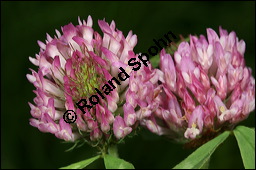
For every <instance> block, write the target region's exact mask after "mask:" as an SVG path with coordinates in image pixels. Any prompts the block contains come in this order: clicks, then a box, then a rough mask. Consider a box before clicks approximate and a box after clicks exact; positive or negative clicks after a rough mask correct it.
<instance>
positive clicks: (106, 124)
mask: <svg viewBox="0 0 256 170" xmlns="http://www.w3.org/2000/svg"><path fill="white" fill-rule="evenodd" d="M78 21H79V25H77V26H74V25H73V24H71V23H70V24H68V25H65V26H64V27H62V28H61V30H62V33H60V32H59V31H58V30H56V36H54V38H52V37H50V36H49V35H48V34H47V40H46V41H45V43H43V42H41V41H38V44H39V46H40V52H39V54H37V55H36V58H32V57H30V58H29V59H30V61H31V62H32V63H33V64H34V65H36V66H38V71H34V70H31V71H32V74H28V75H27V78H28V80H29V81H30V82H31V83H32V84H33V85H34V86H35V88H36V90H34V93H35V94H36V97H35V98H34V103H35V104H31V103H29V106H30V108H31V115H32V117H33V118H31V119H30V124H31V125H32V126H34V127H37V128H38V129H39V130H40V131H42V132H49V133H52V134H54V135H55V136H56V137H57V138H60V139H64V140H66V141H76V140H79V139H85V140H87V141H88V142H95V141H96V142H102V141H103V143H104V142H106V141H109V139H110V138H111V139H113V138H112V136H114V137H115V138H114V139H113V140H116V141H118V140H120V139H122V138H124V137H125V136H126V135H128V134H130V133H131V132H132V131H133V130H135V129H136V127H137V126H139V125H141V126H144V127H147V128H148V129H149V130H150V131H152V132H153V133H156V134H158V135H167V136H169V137H171V138H173V139H175V140H192V139H195V138H197V137H200V136H202V135H204V133H207V130H209V129H210V130H213V131H218V130H220V129H223V128H229V127H230V128H232V127H233V126H234V125H235V124H237V123H238V122H240V121H242V120H244V119H245V118H247V117H248V115H249V113H250V112H251V111H253V110H254V108H255V79H254V78H253V77H252V74H251V72H252V71H251V69H250V68H248V67H246V65H245V60H244V52H245V42H244V41H243V40H240V41H239V40H238V38H237V36H236V34H235V32H231V33H228V32H227V31H226V30H223V29H222V28H220V36H218V35H217V34H216V32H215V31H213V30H212V29H207V37H205V36H203V35H200V36H199V37H197V36H192V35H191V36H190V41H189V42H186V41H184V42H181V43H180V44H179V45H178V48H177V50H176V51H175V53H174V55H171V54H168V53H166V50H165V49H163V50H162V51H161V52H160V64H159V66H160V67H159V69H158V68H153V67H152V65H151V64H150V63H149V62H148V63H147V66H146V65H143V64H142V65H141V67H140V69H139V70H138V69H137V70H132V69H131V67H130V66H129V63H128V62H129V61H130V60H131V59H132V58H138V56H140V55H139V54H136V53H135V52H134V51H133V48H134V47H135V45H136V44H137V36H136V35H133V34H132V32H131V31H130V32H129V33H128V35H127V36H126V37H125V36H124V35H123V33H122V32H121V31H119V30H118V29H116V26H115V22H114V21H112V22H111V24H108V23H106V22H105V21H104V20H99V21H98V24H99V27H100V29H101V30H102V32H103V36H101V35H100V34H99V33H98V32H96V31H94V30H93V28H92V25H93V23H92V18H91V17H90V16H89V17H88V19H87V21H85V20H83V21H81V20H80V19H79V20H78ZM135 61H136V60H135ZM134 63H135V62H134ZM133 66H134V65H133ZM120 67H122V68H123V69H124V70H123V72H125V73H127V74H128V75H129V78H127V79H125V81H123V82H122V84H118V80H117V79H116V80H115V81H112V82H111V83H112V85H113V86H112V87H115V88H111V87H110V86H109V87H106V88H105V89H104V93H105V94H107V95H105V97H104V98H103V97H102V98H97V105H95V106H94V107H92V108H86V107H83V109H85V110H84V111H85V113H84V114H83V112H82V111H81V110H80V109H79V108H78V107H77V105H76V102H78V101H80V100H81V99H85V98H89V97H90V96H92V95H93V94H95V89H99V88H100V87H102V85H104V84H105V83H106V82H107V81H108V80H110V79H111V78H113V77H119V79H120V76H118V74H119V68H120ZM92 102H94V101H93V99H92V101H91V103H92ZM67 110H74V111H75V112H76V113H77V120H76V122H75V123H72V124H69V123H66V122H65V121H64V120H63V113H64V112H65V111H67Z"/></svg>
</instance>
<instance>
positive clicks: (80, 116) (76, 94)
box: [27, 16, 137, 142]
mask: <svg viewBox="0 0 256 170" xmlns="http://www.w3.org/2000/svg"><path fill="white" fill-rule="evenodd" d="M78 22H79V24H78V25H76V26H74V25H73V24H72V23H70V24H68V25H65V26H63V27H62V28H61V31H62V33H61V32H59V31H58V30H56V36H54V37H51V36H50V35H48V34H47V39H46V41H45V43H44V42H41V41H38V44H39V46H40V52H39V54H36V58H32V57H29V60H30V61H31V62H32V63H33V64H34V65H36V66H38V71H34V70H32V69H31V72H32V74H27V78H28V80H29V81H30V82H31V83H32V84H33V85H34V86H35V88H36V90H34V93H35V94H36V97H35V98H34V104H32V103H29V106H30V108H31V112H30V113H31V115H32V117H33V118H31V119H30V124H31V125H32V126H34V127H37V128H38V129H39V130H40V131H42V132H49V133H52V134H54V135H55V136H56V137H57V138H60V139H63V140H65V141H75V140H78V139H81V138H84V139H86V140H87V141H89V142H90V141H96V142H97V141H100V140H102V139H105V140H107V139H108V138H109V137H110V136H112V135H111V134H113V133H114V132H113V131H118V130H120V129H121V130H122V132H119V131H118V132H116V133H114V134H115V136H116V139H121V138H124V137H125V136H126V135H128V134H129V133H130V132H131V130H132V129H131V128H129V127H127V125H126V123H125V122H124V120H123V119H124V117H121V116H119V115H121V112H120V111H119V110H118V108H119V107H122V103H123V101H124V100H125V98H124V96H122V95H121V94H122V93H124V89H125V88H126V87H127V85H128V80H127V81H124V82H122V81H120V80H119V82H120V85H118V82H117V81H115V80H113V81H112V85H113V86H110V85H108V86H104V87H103V85H105V84H106V83H107V82H108V80H111V78H112V77H117V75H118V73H119V72H120V70H119V68H120V67H121V66H122V67H123V68H126V66H127V64H128V63H127V62H128V60H129V59H130V56H129V53H128V52H130V51H133V48H134V47H135V45H136V44H137V36H136V35H134V34H133V33H132V31H130V32H129V33H128V35H127V36H126V37H124V35H123V33H122V32H121V31H119V30H118V29H116V25H115V22H114V21H112V22H111V24H108V23H107V22H105V21H104V20H99V21H98V24H99V27H100V29H101V30H102V32H103V36H101V35H100V34H99V33H98V32H96V31H94V29H93V28H92V25H93V20H92V18H91V16H89V17H88V19H87V21H85V20H82V21H81V20H80V18H78ZM125 71H126V72H127V74H129V73H130V70H125ZM117 80H118V79H117ZM114 87H115V88H114ZM96 88H97V89H98V90H99V91H101V93H102V96H103V97H101V96H99V95H98V98H97V97H94V98H92V99H91V103H89V98H90V97H91V96H92V95H96V93H97V91H96V90H95V89H96ZM81 99H86V100H87V105H91V106H92V108H90V109H89V108H87V107H84V111H85V113H83V112H82V111H81V110H80V109H79V108H78V107H77V105H76V103H77V102H79V101H80V100H81ZM97 100H98V101H97ZM96 102H98V104H96V105H93V104H92V103H96ZM67 110H73V111H74V112H75V113H76V114H77V120H76V121H75V122H74V123H70V124H69V123H66V122H65V121H64V118H63V114H64V113H65V111H67ZM116 119H117V120H116ZM113 124H114V125H113Z"/></svg>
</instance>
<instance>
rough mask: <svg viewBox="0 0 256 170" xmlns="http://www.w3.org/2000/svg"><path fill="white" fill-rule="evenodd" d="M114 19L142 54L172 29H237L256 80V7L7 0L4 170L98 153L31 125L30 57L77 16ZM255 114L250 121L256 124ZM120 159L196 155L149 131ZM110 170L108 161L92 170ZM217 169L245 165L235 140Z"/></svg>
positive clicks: (140, 162) (148, 163)
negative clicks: (135, 37)
mask: <svg viewBox="0 0 256 170" xmlns="http://www.w3.org/2000/svg"><path fill="white" fill-rule="evenodd" d="M88 15H91V16H92V17H93V21H94V28H96V30H98V29H99V28H98V26H97V20H98V19H103V18H106V20H107V21H108V22H110V21H111V20H115V21H116V24H117V28H118V29H119V30H122V31H123V33H124V34H125V35H127V33H128V31H129V30H133V32H134V33H135V34H137V35H138V39H139V40H138V45H137V46H136V48H135V52H137V53H138V52H146V50H147V49H148V48H149V47H150V46H152V45H153V41H152V40H153V39H158V38H161V37H162V36H163V35H164V34H165V33H167V32H168V31H172V32H173V33H174V34H175V35H177V34H183V35H184V36H186V35H188V34H190V33H192V34H197V35H198V34H206V28H208V27H211V28H213V29H214V30H218V26H219V25H221V26H222V27H223V28H226V29H227V30H228V31H232V30H234V31H235V32H236V33H237V35H238V37H239V38H240V39H244V40H245V42H246V45H247V46H246V53H245V58H246V63H247V65H248V66H250V67H251V68H252V70H253V74H254V75H255V64H254V63H255V2H1V167H2V168H59V167H62V166H65V165H68V164H70V163H73V162H77V161H80V160H83V159H86V158H89V157H91V156H92V155H95V154H96V151H95V150H94V148H91V147H89V146H84V147H82V148H79V149H75V150H74V151H72V152H64V151H65V150H66V149H68V148H69V147H70V146H71V145H70V144H63V143H61V141H60V140H59V139H57V138H56V137H55V136H54V135H52V134H46V133H41V132H39V131H38V129H36V128H34V127H32V126H30V125H29V121H28V119H29V118H30V117H31V115H30V108H29V106H28V104H27V102H29V101H30V102H32V100H33V98H34V97H35V94H34V93H33V92H32V90H34V87H33V85H32V84H30V83H29V82H28V81H27V79H26V76H25V75H26V74H27V73H30V71H29V68H33V69H35V68H36V67H35V66H33V65H32V64H31V63H30V62H29V60H28V56H32V57H34V56H35V53H38V52H39V47H38V45H37V43H36V41H37V40H41V41H44V40H45V34H46V32H47V33H49V34H50V35H54V30H55V29H58V30H60V27H61V26H63V25H66V24H68V23H69V22H72V23H74V24H75V25H76V24H78V22H77V17H78V16H80V17H81V18H82V19H86V18H87V16H88ZM254 121H255V113H252V114H251V115H250V117H249V119H247V120H246V121H244V122H242V124H245V125H247V126H251V127H254V126H255V124H254ZM118 148H119V154H120V157H121V158H124V159H125V160H127V161H130V162H131V163H133V164H134V166H135V167H136V168H172V167H173V166H174V165H176V164H177V163H179V162H180V161H181V160H183V159H184V158H185V157H186V156H187V155H189V153H191V152H192V150H185V149H183V148H182V146H181V145H178V144H174V143H171V142H170V141H168V140H166V139H165V138H162V137H158V136H156V135H153V134H150V133H148V132H147V131H145V130H144V131H143V132H142V134H141V135H139V136H136V137H134V138H129V139H126V143H125V144H122V145H119V146H118ZM90 167H91V168H100V167H103V162H102V160H99V161H97V162H96V163H95V164H93V165H92V166H90ZM210 167H211V168H243V165H242V161H241V157H240V155H239V150H238V147H237V144H236V141H235V139H234V136H231V137H230V138H229V139H228V140H227V141H226V142H225V143H224V144H223V145H221V146H220V147H219V148H218V149H217V151H216V152H215V153H214V155H213V156H212V160H211V164H210Z"/></svg>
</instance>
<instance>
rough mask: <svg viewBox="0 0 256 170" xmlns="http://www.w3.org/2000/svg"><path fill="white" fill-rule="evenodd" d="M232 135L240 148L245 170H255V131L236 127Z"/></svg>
mask: <svg viewBox="0 0 256 170" xmlns="http://www.w3.org/2000/svg"><path fill="white" fill-rule="evenodd" d="M234 134H235V137H236V140H237V143H238V146H239V148H240V152H241V156H242V159H243V163H244V167H245V169H255V130H254V129H251V128H248V127H245V126H238V127H236V128H235V130H234Z"/></svg>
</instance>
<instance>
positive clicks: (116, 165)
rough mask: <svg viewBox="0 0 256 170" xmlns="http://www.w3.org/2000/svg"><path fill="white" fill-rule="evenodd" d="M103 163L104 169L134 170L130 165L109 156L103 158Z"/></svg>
mask: <svg viewBox="0 0 256 170" xmlns="http://www.w3.org/2000/svg"><path fill="white" fill-rule="evenodd" d="M104 163H105V167H106V169H135V168H134V166H133V165H132V164H131V163H129V162H126V161H125V160H123V159H120V158H117V157H114V156H111V155H105V156H104Z"/></svg>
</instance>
